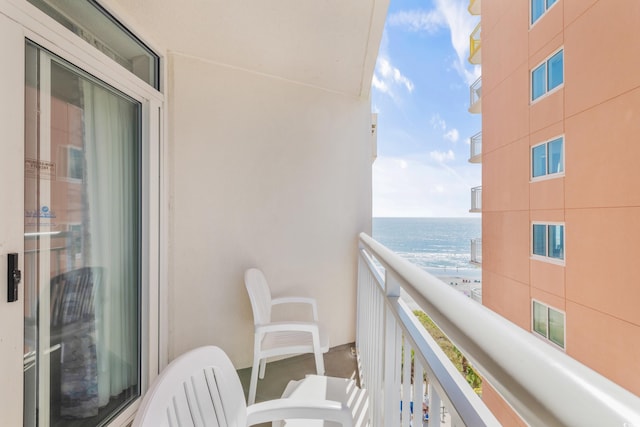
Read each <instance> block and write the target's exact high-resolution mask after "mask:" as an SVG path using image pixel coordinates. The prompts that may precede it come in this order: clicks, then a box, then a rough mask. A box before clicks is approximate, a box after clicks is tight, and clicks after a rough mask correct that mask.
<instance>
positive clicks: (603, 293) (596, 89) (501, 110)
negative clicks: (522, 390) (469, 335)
mask: <svg viewBox="0 0 640 427" xmlns="http://www.w3.org/2000/svg"><path fill="white" fill-rule="evenodd" d="M472 3H474V2H472ZM478 3H479V2H478ZM481 14H482V80H483V84H482V86H483V87H482V134H483V139H484V143H483V147H482V166H483V172H482V188H483V193H482V199H483V200H482V230H483V263H482V269H483V304H484V305H485V306H487V307H489V308H490V309H492V310H494V311H496V312H497V313H499V314H501V315H502V316H504V317H505V318H507V319H509V320H510V321H512V322H514V323H515V324H517V325H519V326H520V327H522V328H524V329H526V330H529V331H531V333H532V334H534V335H535V336H537V337H539V338H540V339H541V340H544V341H545V342H547V343H548V345H550V346H552V347H554V348H556V349H557V350H558V351H562V352H566V353H567V354H568V355H570V356H571V357H573V358H575V359H577V360H578V361H580V362H582V363H584V364H585V365H587V366H589V367H591V368H592V369H594V370H595V371H597V372H599V373H601V374H603V375H604V376H606V377H608V378H610V379H611V380H613V381H614V382H616V383H618V384H620V385H621V386H622V387H624V388H626V389H628V390H630V391H631V392H633V393H635V394H640V372H639V371H638V369H637V364H638V361H639V360H640V345H639V344H638V343H640V310H638V308H637V304H638V301H640V286H639V285H638V280H639V277H640V265H639V264H638V262H637V258H638V256H639V255H640V248H639V247H638V238H639V237H640V222H639V221H638V218H639V215H640V191H638V190H637V188H636V183H637V181H638V178H639V175H638V168H637V166H636V165H635V159H636V158H637V157H638V154H640V147H639V146H638V144H637V143H636V141H635V140H636V139H637V135H638V132H639V131H640V120H638V119H639V118H640V61H638V58H637V55H636V54H635V53H634V46H635V45H636V40H637V39H638V37H637V35H636V34H635V30H634V27H635V25H636V23H637V22H638V20H640V5H639V4H638V3H637V2H635V1H632V0H620V1H613V2H610V1H605V0H594V1H578V0H518V1H501V0H482V5H481ZM523 369H526V367H524V366H523ZM483 398H484V400H485V401H486V402H487V404H488V405H489V406H490V407H491V409H492V410H493V411H494V412H495V413H496V414H499V415H500V418H501V420H502V421H503V422H504V424H505V425H515V423H517V422H518V421H517V420H516V418H515V417H516V416H515V415H514V414H513V412H512V411H510V409H509V408H508V407H507V405H506V404H504V402H502V401H501V399H500V398H499V397H498V396H497V395H496V393H495V392H494V391H493V390H492V389H491V388H490V387H486V388H485V389H484V391H483Z"/></svg>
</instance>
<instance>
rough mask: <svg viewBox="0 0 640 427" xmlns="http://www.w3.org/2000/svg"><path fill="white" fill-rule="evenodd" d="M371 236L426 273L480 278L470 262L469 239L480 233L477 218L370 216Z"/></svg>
mask: <svg viewBox="0 0 640 427" xmlns="http://www.w3.org/2000/svg"><path fill="white" fill-rule="evenodd" d="M372 234H373V235H372V237H373V238H374V239H375V240H377V241H378V242H380V243H382V244H383V245H384V246H386V247H387V248H389V249H391V250H392V251H394V252H396V253H397V254H398V255H400V256H401V257H403V258H406V259H407V260H409V261H411V262H412V263H414V264H417V265H418V266H419V267H421V268H423V269H425V270H426V271H428V272H429V273H431V274H433V275H435V276H439V277H443V276H457V277H461V278H468V279H473V280H476V279H481V278H482V271H481V270H480V268H478V267H475V266H473V265H472V264H470V263H469V260H470V259H471V239H477V238H480V237H481V234H482V220H481V219H480V218H373V233H372Z"/></svg>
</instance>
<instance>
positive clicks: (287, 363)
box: [238, 343, 358, 426]
mask: <svg viewBox="0 0 640 427" xmlns="http://www.w3.org/2000/svg"><path fill="white" fill-rule="evenodd" d="M353 348H355V344H354V343H351V344H344V345H340V346H337V347H333V348H331V349H329V352H327V353H325V355H324V366H325V371H326V375H328V376H331V377H341V378H353V379H355V380H356V381H357V378H358V374H357V362H356V357H355V350H354V352H352V349H353ZM315 372H316V364H315V362H314V359H313V354H303V355H300V356H295V357H291V358H288V359H283V360H277V361H275V362H270V363H267V370H266V372H265V375H264V379H263V380H258V389H257V392H256V402H263V401H265V400H271V399H278V398H279V397H280V396H281V395H282V392H283V391H284V388H285V387H286V386H287V383H289V381H291V380H299V379H302V378H304V376H305V375H307V374H315ZM238 375H239V376H240V382H241V383H242V388H243V389H244V395H245V398H246V397H247V394H248V392H249V379H250V378H251V368H245V369H240V370H238ZM270 425H271V424H270V423H269V424H259V426H270Z"/></svg>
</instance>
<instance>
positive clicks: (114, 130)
mask: <svg viewBox="0 0 640 427" xmlns="http://www.w3.org/2000/svg"><path fill="white" fill-rule="evenodd" d="M25 55H26V64H25V65H26V68H25V72H26V78H25V176H24V189H25V191H24V206H25V207H24V211H25V218H24V227H25V233H24V236H25V237H24V272H23V282H22V283H23V285H24V298H25V302H24V327H25V341H24V425H25V426H36V425H37V426H50V425H51V426H57V425H60V426H62V425H64V426H96V425H101V424H105V423H107V422H108V421H109V420H110V419H111V418H112V417H113V416H115V415H117V413H118V412H119V411H120V410H122V409H123V408H124V407H126V406H127V405H128V404H129V403H130V402H132V401H133V400H134V399H135V398H136V397H138V396H139V395H140V384H141V368H140V364H141V338H140V336H141V318H140V313H141V309H140V308H141V243H140V242H141V105H140V103H139V102H137V101H135V100H133V99H131V98H130V97H128V96H126V95H125V94H123V93H121V92H119V91H118V90H116V89H114V88H112V87H110V86H108V85H106V84H104V83H103V82H101V81H99V80H97V79H95V78H93V77H92V76H90V75H88V74H87V73H85V72H83V71H82V70H80V69H78V68H76V67H74V66H73V65H71V64H69V63H67V62H66V61H64V60H62V59H60V58H58V57H56V56H54V55H52V54H51V53H49V52H47V51H46V50H44V49H41V48H39V47H38V46H36V45H35V44H32V43H30V42H27V45H26V52H25Z"/></svg>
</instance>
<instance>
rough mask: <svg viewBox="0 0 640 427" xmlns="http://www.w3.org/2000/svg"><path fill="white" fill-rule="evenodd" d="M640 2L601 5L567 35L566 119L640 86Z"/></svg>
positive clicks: (567, 30) (569, 28)
mask: <svg viewBox="0 0 640 427" xmlns="http://www.w3.org/2000/svg"><path fill="white" fill-rule="evenodd" d="M638 22H640V2H637V1H635V0H617V1H615V2H609V1H602V0H601V1H598V2H596V3H595V4H594V5H593V7H591V8H589V9H588V10H586V11H585V12H584V13H583V14H582V15H581V16H580V17H579V18H578V19H576V20H575V21H574V22H572V23H571V25H569V26H568V27H567V29H566V31H565V50H566V55H565V76H566V79H565V80H566V89H565V90H566V91H567V94H566V95H567V96H566V98H567V115H568V116H572V115H574V114H576V113H578V112H581V111H584V110H586V109H588V108H592V107H593V106H595V105H598V104H601V103H602V102H605V101H606V100H609V99H611V98H613V97H616V96H618V95H621V94H623V93H625V92H628V91H629V90H630V89H632V88H637V87H640V55H638V54H637V52H636V49H635V47H636V46H637V44H638V32H637V26H638Z"/></svg>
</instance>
